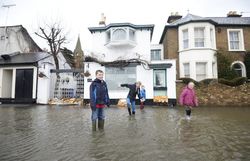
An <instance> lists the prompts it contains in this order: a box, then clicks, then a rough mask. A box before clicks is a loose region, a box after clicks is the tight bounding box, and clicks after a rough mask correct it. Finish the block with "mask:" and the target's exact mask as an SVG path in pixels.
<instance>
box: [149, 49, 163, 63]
mask: <svg viewBox="0 0 250 161" xmlns="http://www.w3.org/2000/svg"><path fill="white" fill-rule="evenodd" d="M156 51H159V59H152V54H153V53H154V57H155V55H156ZM152 52H153V53H152ZM150 60H151V61H158V60H162V50H161V49H151V50H150Z"/></svg>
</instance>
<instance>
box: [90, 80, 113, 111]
mask: <svg viewBox="0 0 250 161" xmlns="http://www.w3.org/2000/svg"><path fill="white" fill-rule="evenodd" d="M89 91H90V106H91V109H92V110H95V109H96V104H104V105H107V106H109V105H110V100H109V94H108V88H107V84H106V82H105V81H101V80H99V79H95V80H94V81H93V82H92V83H91V85H90V90H89Z"/></svg>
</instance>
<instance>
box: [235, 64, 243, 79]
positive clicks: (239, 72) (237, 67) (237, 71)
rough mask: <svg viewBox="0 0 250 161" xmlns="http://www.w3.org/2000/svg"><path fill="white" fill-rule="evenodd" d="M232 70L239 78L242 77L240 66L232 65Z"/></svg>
mask: <svg viewBox="0 0 250 161" xmlns="http://www.w3.org/2000/svg"><path fill="white" fill-rule="evenodd" d="M233 69H234V71H235V72H236V73H237V75H238V76H239V77H242V67H241V65H240V64H238V63H236V64H234V65H233Z"/></svg>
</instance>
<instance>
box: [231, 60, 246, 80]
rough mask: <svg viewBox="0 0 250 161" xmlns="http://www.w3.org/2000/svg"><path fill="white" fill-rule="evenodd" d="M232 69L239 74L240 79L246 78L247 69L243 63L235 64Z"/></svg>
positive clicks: (236, 62)
mask: <svg viewBox="0 0 250 161" xmlns="http://www.w3.org/2000/svg"><path fill="white" fill-rule="evenodd" d="M231 68H232V69H233V70H234V71H235V72H236V73H237V74H238V76H239V77H246V67H245V65H244V63H242V62H241V61H235V62H233V63H232V65H231Z"/></svg>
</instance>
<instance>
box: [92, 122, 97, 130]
mask: <svg viewBox="0 0 250 161" xmlns="http://www.w3.org/2000/svg"><path fill="white" fill-rule="evenodd" d="M92 131H96V121H92Z"/></svg>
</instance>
